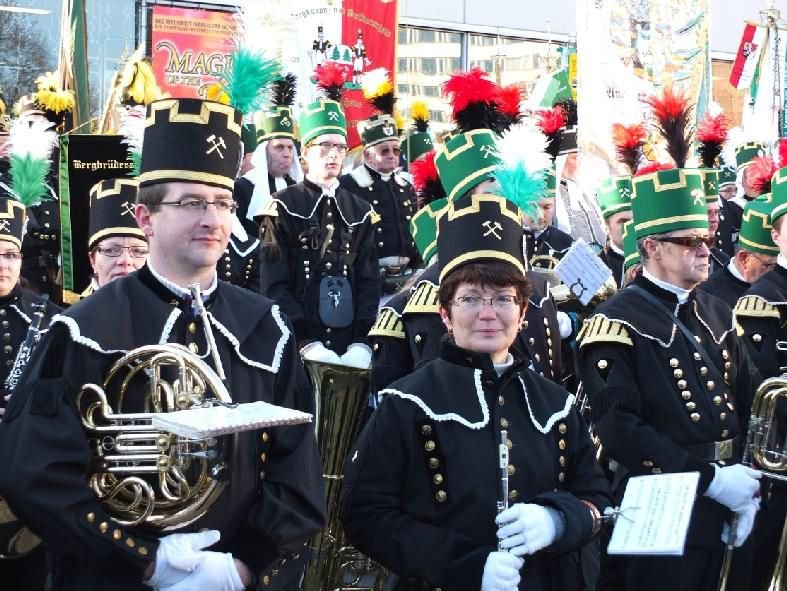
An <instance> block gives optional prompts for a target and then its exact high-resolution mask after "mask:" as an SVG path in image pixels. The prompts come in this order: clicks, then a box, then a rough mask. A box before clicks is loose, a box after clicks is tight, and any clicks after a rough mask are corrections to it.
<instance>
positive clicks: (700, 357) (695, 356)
mask: <svg viewBox="0 0 787 591" xmlns="http://www.w3.org/2000/svg"><path fill="white" fill-rule="evenodd" d="M701 360H702V355H700V354H699V353H697V352H696V351H694V361H701Z"/></svg>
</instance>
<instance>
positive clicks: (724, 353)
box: [721, 349, 730, 359]
mask: <svg viewBox="0 0 787 591" xmlns="http://www.w3.org/2000/svg"><path fill="white" fill-rule="evenodd" d="M721 356H722V357H724V359H729V358H730V354H729V353H727V349H722V351H721Z"/></svg>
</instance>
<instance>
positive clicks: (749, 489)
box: [705, 464, 762, 513]
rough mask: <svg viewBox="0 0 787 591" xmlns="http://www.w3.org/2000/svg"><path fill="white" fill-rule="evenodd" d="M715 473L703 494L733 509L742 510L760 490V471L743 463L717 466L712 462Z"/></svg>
mask: <svg viewBox="0 0 787 591" xmlns="http://www.w3.org/2000/svg"><path fill="white" fill-rule="evenodd" d="M713 467H714V469H715V470H716V475H715V476H714V477H713V480H712V481H711V483H710V486H708V490H706V491H705V496H706V497H710V498H711V499H713V500H714V501H717V502H719V503H721V504H722V505H724V506H725V507H728V508H730V509H732V510H733V511H735V512H736V513H737V512H739V511H743V509H745V508H746V506H747V505H748V504H749V503H751V502H752V499H753V498H754V495H756V494H757V493H758V492H759V490H760V483H759V482H757V481H758V480H759V479H760V478H762V472H760V471H759V470H754V469H753V468H748V467H747V466H744V465H743V464H735V465H734V466H725V467H724V468H719V467H718V466H717V465H716V464H713Z"/></svg>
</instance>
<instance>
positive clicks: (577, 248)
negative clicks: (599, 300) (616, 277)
mask: <svg viewBox="0 0 787 591" xmlns="http://www.w3.org/2000/svg"><path fill="white" fill-rule="evenodd" d="M555 272H556V273H557V274H558V276H559V277H560V280H561V281H562V282H563V283H565V284H566V286H568V288H569V289H570V290H571V292H572V293H573V294H574V295H575V296H576V297H577V299H578V300H579V301H580V303H581V304H582V305H583V306H587V304H588V302H589V301H590V298H592V297H593V296H594V295H595V294H596V292H597V291H598V290H599V289H601V286H602V285H604V283H605V282H606V281H607V279H609V278H610V277H611V276H612V271H610V269H609V267H607V266H606V265H605V264H604V261H602V260H601V259H600V258H599V257H598V256H597V255H596V253H595V252H593V249H592V248H590V246H588V244H587V242H585V241H584V240H583V239H582V238H577V239H576V240H575V241H574V244H572V245H571V248H569V249H568V252H567V253H566V254H565V255H564V256H563V258H562V259H560V262H559V263H558V264H557V265H555Z"/></svg>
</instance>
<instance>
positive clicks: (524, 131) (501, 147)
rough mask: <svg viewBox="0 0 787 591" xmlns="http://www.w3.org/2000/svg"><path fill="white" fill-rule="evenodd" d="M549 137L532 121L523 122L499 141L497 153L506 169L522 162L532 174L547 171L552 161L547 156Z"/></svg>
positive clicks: (513, 127) (514, 126) (510, 129)
mask: <svg viewBox="0 0 787 591" xmlns="http://www.w3.org/2000/svg"><path fill="white" fill-rule="evenodd" d="M547 142H548V140H547V137H546V136H545V135H544V134H543V133H542V132H541V130H540V129H538V127H537V126H536V125H535V124H534V123H533V122H532V121H523V122H522V123H518V124H517V125H513V126H511V128H509V130H508V131H506V132H505V133H504V134H503V136H502V137H501V138H500V139H498V140H497V151H498V153H499V155H500V158H501V160H502V161H503V165H504V166H505V167H506V168H514V167H516V166H517V165H518V164H519V163H520V162H523V163H524V165H525V170H527V172H528V173H530V174H535V173H537V172H540V171H544V170H547V169H548V168H549V167H550V166H551V164H552V160H551V158H550V157H549V154H547V151H546V149H547Z"/></svg>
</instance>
